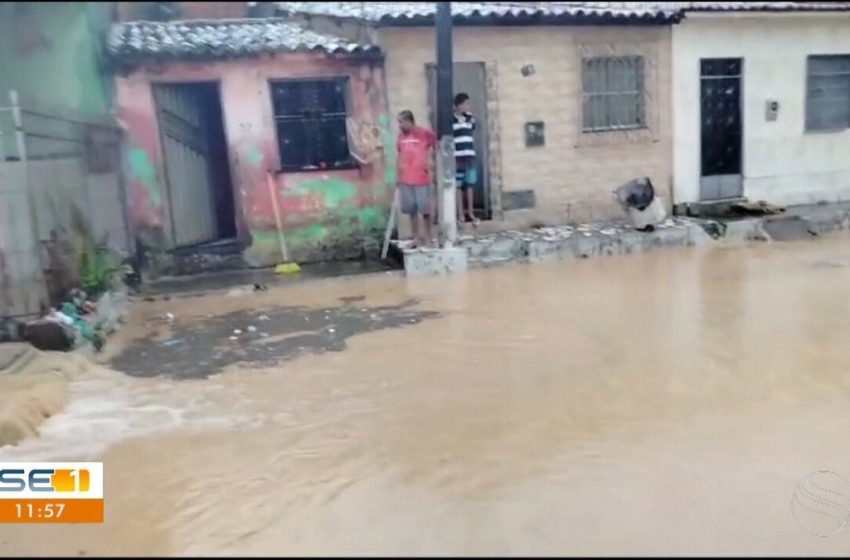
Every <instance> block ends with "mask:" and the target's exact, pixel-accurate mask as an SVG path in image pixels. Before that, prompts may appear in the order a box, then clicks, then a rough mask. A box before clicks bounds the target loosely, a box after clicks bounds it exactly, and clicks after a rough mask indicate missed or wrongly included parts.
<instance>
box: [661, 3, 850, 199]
mask: <svg viewBox="0 0 850 560" xmlns="http://www.w3.org/2000/svg"><path fill="white" fill-rule="evenodd" d="M672 43H673V52H672V59H673V72H672V76H673V138H674V142H673V154H674V161H673V182H674V185H673V192H674V199H675V202H676V203H677V204H680V203H688V202H696V201H698V200H699V182H700V84H699V76H700V64H699V61H700V59H701V58H735V57H740V58H743V59H744V61H743V80H742V88H743V94H742V95H743V101H742V110H743V135H744V139H743V175H744V196H746V197H747V198H748V199H750V200H766V201H768V202H771V203H774V204H806V203H815V202H818V201H822V200H823V201H836V200H850V130H842V131H838V132H806V131H805V127H804V124H805V100H806V57H807V56H809V55H814V54H850V15H846V14H837V13H836V14H828V15H822V14H774V15H763V14H762V15H756V14H752V15H745V14H738V15H733V14H722V15H720V14H718V15H705V16H701V15H698V14H693V15H689V16H688V18H687V19H686V20H684V21H683V22H681V23H680V24H679V25H675V26H673V41H672ZM771 99H773V100H778V101H779V115H778V118H777V120H776V121H773V122H769V121H767V120H766V117H765V103H766V102H767V101H768V100H771Z"/></svg>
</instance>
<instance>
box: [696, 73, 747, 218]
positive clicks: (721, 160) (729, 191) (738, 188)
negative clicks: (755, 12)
mask: <svg viewBox="0 0 850 560" xmlns="http://www.w3.org/2000/svg"><path fill="white" fill-rule="evenodd" d="M742 65H743V60H742V59H740V58H704V59H702V60H700V128H701V172H700V200H706V201H715V200H728V199H736V198H741V196H743V194H744V188H743V186H744V185H743V176H742V167H743V165H742V159H743V158H742V155H743V154H742V139H743V122H742V119H741V76H742V73H741V70H742Z"/></svg>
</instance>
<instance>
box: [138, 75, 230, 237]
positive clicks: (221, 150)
mask: <svg viewBox="0 0 850 560" xmlns="http://www.w3.org/2000/svg"><path fill="white" fill-rule="evenodd" d="M154 98H155V100H156V107H157V119H158V121H159V131H160V138H161V141H162V151H163V156H164V160H165V175H166V181H167V183H168V197H169V208H170V215H171V232H172V240H173V245H174V247H175V248H182V247H189V246H195V245H202V244H205V243H210V242H216V241H221V240H230V239H234V238H235V237H236V212H235V204H234V199H233V184H232V182H231V177H230V166H229V164H228V154H227V140H226V137H225V131H224V119H223V117H222V111H221V96H220V94H219V88H218V84H217V83H214V82H197V83H186V84H157V85H155V86H154Z"/></svg>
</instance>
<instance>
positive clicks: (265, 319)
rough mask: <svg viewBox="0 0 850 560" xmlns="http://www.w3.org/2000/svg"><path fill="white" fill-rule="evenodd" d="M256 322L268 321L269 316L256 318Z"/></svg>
mask: <svg viewBox="0 0 850 560" xmlns="http://www.w3.org/2000/svg"><path fill="white" fill-rule="evenodd" d="M257 320H258V321H268V320H269V316H268V315H260V316H259V317H257Z"/></svg>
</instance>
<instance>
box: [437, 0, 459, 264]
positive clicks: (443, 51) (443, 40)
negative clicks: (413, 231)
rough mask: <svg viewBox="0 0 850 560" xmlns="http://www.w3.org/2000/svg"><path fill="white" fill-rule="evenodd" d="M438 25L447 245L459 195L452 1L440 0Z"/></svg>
mask: <svg viewBox="0 0 850 560" xmlns="http://www.w3.org/2000/svg"><path fill="white" fill-rule="evenodd" d="M434 23H435V26H436V28H437V135H438V136H439V138H440V143H439V146H438V147H437V192H438V193H439V194H438V197H439V200H440V201H441V204H440V232H441V234H442V242H443V246H444V247H451V246H453V245H454V242H455V241H456V240H457V198H456V195H455V150H454V130H453V127H452V123H453V115H454V94H453V93H452V91H453V90H452V10H451V2H437V12H436V17H435V18H434Z"/></svg>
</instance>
